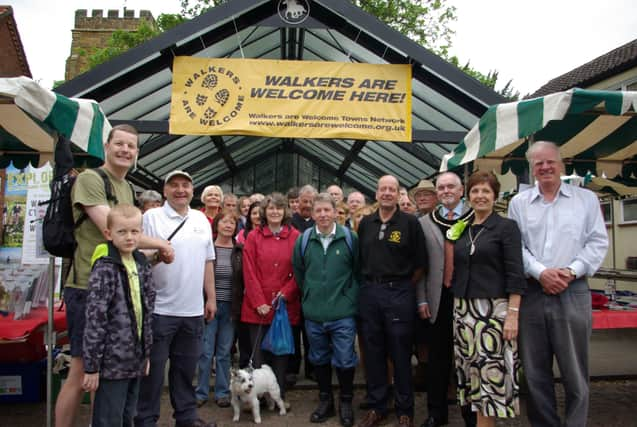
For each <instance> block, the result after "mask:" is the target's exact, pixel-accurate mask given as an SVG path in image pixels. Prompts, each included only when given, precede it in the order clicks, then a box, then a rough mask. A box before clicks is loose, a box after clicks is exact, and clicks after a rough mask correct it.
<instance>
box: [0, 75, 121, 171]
mask: <svg viewBox="0 0 637 427" xmlns="http://www.w3.org/2000/svg"><path fill="white" fill-rule="evenodd" d="M110 129H111V125H110V123H109V122H108V120H107V119H106V116H105V115H104V113H103V112H102V110H101V108H100V106H99V104H98V103H97V102H95V101H93V100H88V99H76V98H67V97H65V96H63V95H59V94H57V93H55V92H53V91H50V90H48V89H44V88H43V87H41V86H40V85H39V84H37V83H36V82H34V81H33V80H31V79H29V78H27V77H14V78H0V167H5V166H6V165H7V164H8V163H9V161H13V163H14V164H15V165H16V166H17V167H24V166H26V164H27V163H32V164H34V165H37V164H43V163H45V162H46V161H49V160H52V158H53V155H52V153H53V149H54V146H55V141H57V134H61V135H64V136H65V137H67V138H68V139H70V140H71V142H73V144H74V146H75V147H74V151H75V152H76V153H77V155H76V156H74V157H75V158H76V164H77V166H81V165H88V166H96V165H99V164H101V163H102V161H103V158H104V146H103V144H104V141H106V138H107V136H108V132H109V131H110Z"/></svg>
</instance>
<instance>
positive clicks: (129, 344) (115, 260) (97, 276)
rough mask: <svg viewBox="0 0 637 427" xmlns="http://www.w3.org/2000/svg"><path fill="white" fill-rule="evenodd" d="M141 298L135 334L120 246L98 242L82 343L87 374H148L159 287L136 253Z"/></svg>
mask: <svg viewBox="0 0 637 427" xmlns="http://www.w3.org/2000/svg"><path fill="white" fill-rule="evenodd" d="M133 257H134V259H135V263H136V264H137V271H138V274H139V286H140V292H141V299H142V319H143V321H142V334H141V339H140V338H139V335H138V333H137V320H136V318H135V313H134V311H133V303H132V299H131V293H130V284H129V281H128V274H127V273H126V268H125V267H124V264H123V263H122V259H121V256H120V254H119V251H118V250H117V248H115V247H114V246H113V245H112V243H111V242H108V243H104V244H101V245H98V246H97V247H96V248H95V254H94V255H93V258H94V263H93V269H92V270H91V275H90V277H89V289H88V292H89V293H88V297H87V301H86V328H85V330H84V340H83V343H82V354H83V360H84V372H86V373H95V372H99V373H100V377H103V378H106V379H110V380H120V379H128V378H136V377H139V376H141V375H143V374H144V368H145V364H146V359H148V357H149V355H150V346H151V344H152V339H153V338H152V314H153V309H154V307H155V285H154V283H153V279H152V274H151V268H150V265H149V264H148V262H147V261H146V257H145V256H144V255H143V254H142V253H141V252H139V251H135V252H133Z"/></svg>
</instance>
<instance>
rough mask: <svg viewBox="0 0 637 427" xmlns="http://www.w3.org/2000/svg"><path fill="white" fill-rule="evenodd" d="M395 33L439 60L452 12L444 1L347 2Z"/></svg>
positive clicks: (444, 53)
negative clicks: (407, 38)
mask: <svg viewBox="0 0 637 427" xmlns="http://www.w3.org/2000/svg"><path fill="white" fill-rule="evenodd" d="M351 2H352V3H353V4H355V5H356V6H358V7H360V8H361V9H363V10H364V11H366V12H367V13H369V14H371V15H374V16H375V17H376V18H378V19H380V20H381V21H383V22H384V23H386V24H387V25H389V26H390V27H392V28H393V29H395V30H396V31H398V32H400V33H401V34H404V35H405V36H407V37H409V38H410V39H412V40H413V41H415V42H417V43H418V44H420V45H422V46H425V47H426V48H427V49H429V50H431V51H432V52H434V53H436V54H437V55H439V56H442V57H443V58H446V57H447V55H448V51H449V48H450V47H451V43H452V36H453V35H454V31H453V29H452V28H451V24H452V23H453V22H454V21H456V19H457V16H456V8H455V6H451V5H449V4H448V3H447V1H446V0H351Z"/></svg>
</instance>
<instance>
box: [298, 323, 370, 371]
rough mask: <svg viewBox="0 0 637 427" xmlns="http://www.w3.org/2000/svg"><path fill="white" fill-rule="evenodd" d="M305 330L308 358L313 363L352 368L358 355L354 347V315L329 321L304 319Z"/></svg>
mask: <svg viewBox="0 0 637 427" xmlns="http://www.w3.org/2000/svg"><path fill="white" fill-rule="evenodd" d="M305 331H306V332H307V337H308V341H309V343H310V355H309V359H310V362H312V364H313V365H316V366H323V365H327V364H331V365H332V366H334V367H335V368H339V369H349V368H354V367H355V366H356V364H357V363H358V357H357V356H356V351H355V349H354V342H355V340H356V320H354V317H345V318H343V319H338V320H333V321H329V322H315V321H313V320H308V319H305Z"/></svg>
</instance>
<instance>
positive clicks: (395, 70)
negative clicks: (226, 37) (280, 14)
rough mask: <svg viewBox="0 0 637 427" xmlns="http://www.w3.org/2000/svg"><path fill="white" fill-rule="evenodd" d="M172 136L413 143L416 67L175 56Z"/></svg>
mask: <svg viewBox="0 0 637 427" xmlns="http://www.w3.org/2000/svg"><path fill="white" fill-rule="evenodd" d="M170 133H171V134H177V135H253V136H268V137H280V138H344V139H365V140H384V141H402V142H411V66H410V65H408V64H399V65H392V64H353V63H346V62H323V61H278V60H259V59H217V58H194V57H176V58H175V60H174V64H173V87H172V99H171V108H170Z"/></svg>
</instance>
